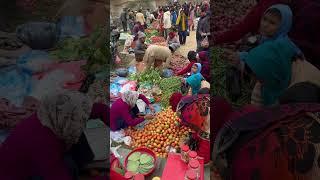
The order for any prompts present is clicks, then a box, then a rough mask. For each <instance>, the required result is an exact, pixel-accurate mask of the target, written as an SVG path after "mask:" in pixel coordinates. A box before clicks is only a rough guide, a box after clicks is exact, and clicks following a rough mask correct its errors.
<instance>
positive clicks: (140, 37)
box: [134, 31, 147, 55]
mask: <svg viewBox="0 0 320 180" xmlns="http://www.w3.org/2000/svg"><path fill="white" fill-rule="evenodd" d="M145 40H146V35H145V34H144V33H143V32H141V31H139V32H138V34H137V41H136V47H135V48H134V53H135V54H141V55H142V54H144V53H145V51H146V49H147V46H146V45H145V44H144V42H145Z"/></svg>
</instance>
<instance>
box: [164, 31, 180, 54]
mask: <svg viewBox="0 0 320 180" xmlns="http://www.w3.org/2000/svg"><path fill="white" fill-rule="evenodd" d="M167 45H168V47H170V48H171V49H172V50H173V51H174V52H175V51H176V50H177V49H178V48H179V47H180V41H179V38H178V35H177V34H176V32H174V31H173V32H170V33H169V36H168V38H167Z"/></svg>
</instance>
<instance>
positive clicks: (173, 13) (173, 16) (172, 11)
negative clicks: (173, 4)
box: [171, 8, 178, 25]
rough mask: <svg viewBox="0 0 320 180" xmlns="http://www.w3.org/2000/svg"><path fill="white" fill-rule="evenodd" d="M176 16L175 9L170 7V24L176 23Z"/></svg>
mask: <svg viewBox="0 0 320 180" xmlns="http://www.w3.org/2000/svg"><path fill="white" fill-rule="evenodd" d="M177 18H178V15H177V11H176V10H175V8H171V24H172V25H175V24H176V22H177Z"/></svg>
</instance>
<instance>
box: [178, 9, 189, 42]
mask: <svg viewBox="0 0 320 180" xmlns="http://www.w3.org/2000/svg"><path fill="white" fill-rule="evenodd" d="M185 11H187V10H186V9H184V8H182V9H181V10H180V11H179V15H178V19H177V22H176V25H177V26H178V31H179V41H180V43H181V44H182V45H185V44H186V40H187V35H188V16H187V15H186V13H185Z"/></svg>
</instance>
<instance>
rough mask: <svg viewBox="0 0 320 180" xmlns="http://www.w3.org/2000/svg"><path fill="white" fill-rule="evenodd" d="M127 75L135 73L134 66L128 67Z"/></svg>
mask: <svg viewBox="0 0 320 180" xmlns="http://www.w3.org/2000/svg"><path fill="white" fill-rule="evenodd" d="M128 72H129V74H135V73H136V72H137V68H136V66H130V67H128Z"/></svg>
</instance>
